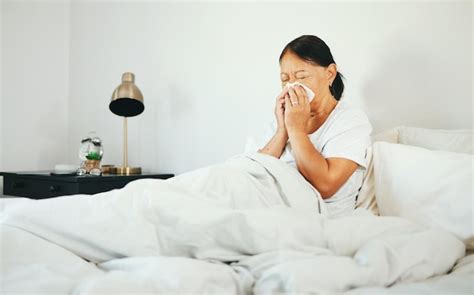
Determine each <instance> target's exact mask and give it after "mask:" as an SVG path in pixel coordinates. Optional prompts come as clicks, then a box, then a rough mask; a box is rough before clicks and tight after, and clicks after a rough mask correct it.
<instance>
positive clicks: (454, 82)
mask: <svg viewBox="0 0 474 295" xmlns="http://www.w3.org/2000/svg"><path fill="white" fill-rule="evenodd" d="M468 8H470V3H468V2H464V3H458V4H449V3H382V4H374V3H349V4H348V3H330V4H329V3H304V4H294V3H278V4H275V3H271V4H268V3H227V4H217V3H199V4H196V3H194V4H190V3H177V4H170V3H140V4H133V3H121V4H111V3H107V4H104V3H101V4H96V3H91V2H89V3H86V4H83V3H82V4H79V3H75V4H73V5H72V10H71V12H72V13H71V76H70V77H71V80H70V85H71V88H70V94H71V103H70V112H71V114H72V112H73V110H74V113H76V114H77V115H78V116H88V117H89V118H90V119H89V120H88V122H87V123H85V124H83V123H80V121H79V120H72V121H71V125H70V135H71V138H72V139H73V144H72V145H70V152H69V155H72V156H73V157H75V151H76V150H77V142H78V139H80V138H81V137H82V136H83V135H84V134H87V131H88V130H89V129H96V130H97V131H98V133H99V134H101V135H102V136H103V138H104V140H105V147H106V149H107V150H106V158H105V160H106V161H110V162H113V163H118V162H119V161H120V159H121V158H120V154H121V128H122V126H121V120H120V118H118V117H115V116H114V115H112V114H111V113H109V112H108V110H107V104H108V99H109V96H110V93H111V91H112V90H113V88H114V87H115V86H116V85H117V84H118V83H119V79H120V75H121V73H122V72H124V71H133V72H135V73H136V75H137V84H138V86H139V87H141V88H142V90H143V93H144V95H145V103H146V111H145V113H143V115H141V116H139V117H137V118H133V119H131V120H130V130H129V133H130V135H131V142H130V147H129V151H130V162H131V163H132V164H135V165H137V164H140V165H142V166H143V167H144V168H146V169H149V170H154V171H161V172H175V173H179V172H183V171H186V170H189V169H194V168H197V167H201V166H204V165H207V164H211V163H214V162H218V161H222V160H224V159H225V158H227V157H229V156H230V155H232V154H235V153H239V152H240V151H241V150H242V147H243V146H244V143H245V139H246V137H247V135H256V134H257V133H258V131H260V130H261V129H262V128H263V124H264V123H265V121H266V120H269V119H271V118H272V116H273V114H272V111H273V101H274V96H275V95H276V94H277V93H278V91H279V80H278V73H279V68H278V62H277V58H278V55H279V53H280V51H281V49H282V48H283V46H284V45H285V44H286V43H287V42H289V41H290V40H292V39H293V38H295V37H297V36H299V35H301V34H316V35H318V36H320V37H322V38H323V39H324V40H326V42H327V43H328V44H329V46H330V47H331V48H332V51H333V54H334V56H335V59H336V61H337V62H338V64H339V65H340V68H341V71H342V72H343V74H344V75H345V76H346V77H347V92H346V95H345V97H346V99H347V100H351V101H352V102H353V103H354V104H357V105H360V106H362V107H364V108H365V109H366V110H367V112H368V114H369V116H370V119H371V120H372V122H373V124H374V127H375V130H376V131H379V130H382V129H386V128H389V127H393V126H396V125H400V124H403V125H413V126H422V127H431V128H469V127H470V125H471V118H472V107H471V98H472V95H471V86H470V80H471V79H470V77H472V72H471V69H470V68H469V66H468V65H469V64H471V63H470V62H469V61H470V60H471V59H472V55H471V52H472V44H471V40H472V26H471V21H472V20H471V19H472V16H471V14H470V9H468ZM118 19H121V20H126V21H117V20H118ZM85 85H87V87H84V86H85ZM84 105H97V106H98V107H97V108H96V109H93V110H91V109H87V108H86V107H83V106H84ZM99 106H100V107H99Z"/></svg>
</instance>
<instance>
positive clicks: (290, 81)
mask: <svg viewBox="0 0 474 295" xmlns="http://www.w3.org/2000/svg"><path fill="white" fill-rule="evenodd" d="M294 82H296V78H295V77H293V78H290V79H289V80H288V83H294Z"/></svg>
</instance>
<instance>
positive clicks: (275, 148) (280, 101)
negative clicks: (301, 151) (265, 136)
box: [258, 87, 288, 159]
mask: <svg viewBox="0 0 474 295" xmlns="http://www.w3.org/2000/svg"><path fill="white" fill-rule="evenodd" d="M287 93H288V88H286V87H285V88H284V89H283V90H282V92H281V93H280V94H279V95H278V97H277V98H276V103H275V117H276V120H277V131H276V132H275V135H273V137H272V138H271V139H270V141H269V142H268V143H267V144H266V145H265V146H264V147H263V148H262V149H260V150H258V152H259V153H263V154H267V155H270V156H274V157H275V158H278V159H279V158H280V157H281V154H283V151H284V150H285V146H286V143H287V142H288V132H287V131H286V126H285V95H286V94H287Z"/></svg>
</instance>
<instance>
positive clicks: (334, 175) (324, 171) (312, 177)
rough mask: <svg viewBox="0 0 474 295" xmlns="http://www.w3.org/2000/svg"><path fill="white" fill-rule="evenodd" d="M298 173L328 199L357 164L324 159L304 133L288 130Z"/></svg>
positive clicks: (339, 159) (336, 159)
mask: <svg viewBox="0 0 474 295" xmlns="http://www.w3.org/2000/svg"><path fill="white" fill-rule="evenodd" d="M288 134H289V139H290V142H291V147H292V148H293V152H294V155H295V160H296V166H297V167H298V170H299V172H300V173H301V174H302V175H303V176H304V177H305V178H306V179H307V180H308V181H309V182H310V183H311V184H312V185H313V186H314V187H315V188H316V189H317V190H318V191H319V193H320V194H321V197H322V198H323V199H327V198H330V197H331V196H332V195H334V194H335V193H336V192H337V191H338V190H339V188H340V187H341V186H342V185H343V184H344V183H345V182H346V181H347V180H348V179H349V177H350V176H351V175H352V173H354V171H355V170H356V169H357V163H355V162H354V161H351V160H348V159H344V158H328V159H326V158H324V157H323V156H322V155H321V153H320V152H319V151H318V150H316V148H315V147H314V145H313V143H312V142H311V141H310V139H309V137H308V135H307V134H306V133H305V132H302V131H299V130H291V129H290V130H288Z"/></svg>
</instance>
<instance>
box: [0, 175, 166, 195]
mask: <svg viewBox="0 0 474 295" xmlns="http://www.w3.org/2000/svg"><path fill="white" fill-rule="evenodd" d="M51 172H52V171H32V172H0V176H3V194H4V195H11V196H18V197H27V198H31V199H45V198H53V197H59V196H64V195H74V194H88V195H91V194H96V193H101V192H105V191H109V190H112V189H117V188H122V187H124V186H125V185H126V184H127V183H129V182H130V181H133V180H137V179H143V178H155V179H168V178H171V177H173V176H174V174H152V173H142V174H134V175H116V174H103V175H102V176H92V175H83V176H57V175H51Z"/></svg>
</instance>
